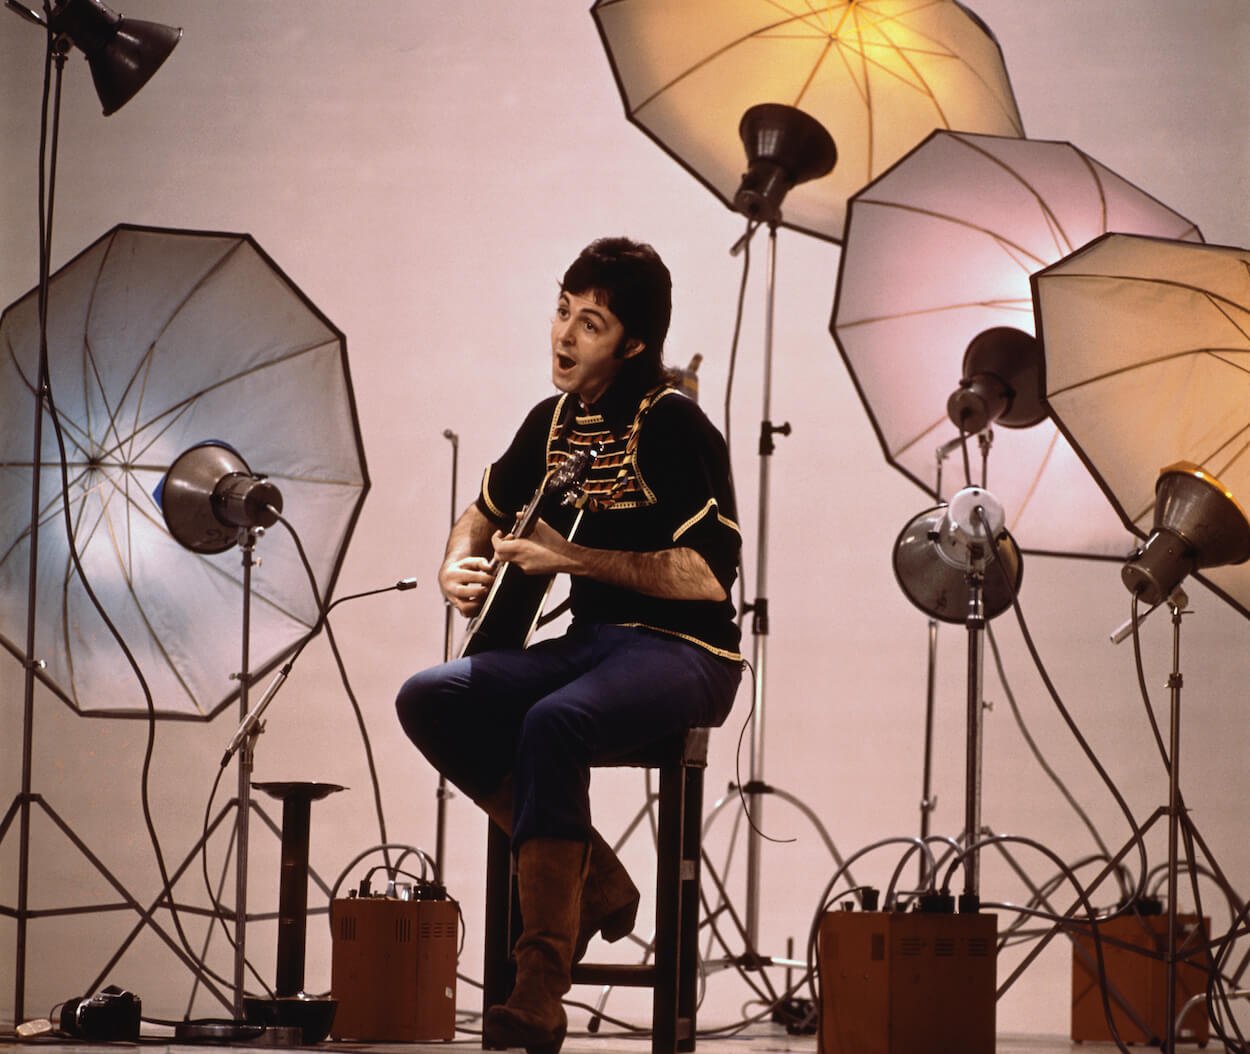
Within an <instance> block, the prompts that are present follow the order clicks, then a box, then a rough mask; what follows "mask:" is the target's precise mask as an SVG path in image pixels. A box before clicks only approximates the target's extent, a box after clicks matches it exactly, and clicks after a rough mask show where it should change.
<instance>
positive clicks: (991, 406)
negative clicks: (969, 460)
mask: <svg viewBox="0 0 1250 1054" xmlns="http://www.w3.org/2000/svg"><path fill="white" fill-rule="evenodd" d="M1042 372H1043V358H1042V344H1041V341H1039V340H1038V339H1037V338H1036V337H1035V336H1033V335H1032V334H1030V333H1025V332H1024V330H1022V329H1014V328H1012V327H1011V326H994V327H993V328H992V329H987V330H985V331H983V332H981V333H978V334H977V335H976V336H975V337H973V338H972V340H971V342H970V343H969V344H968V348H967V350H966V351H965V352H964V361H963V377H962V378H961V379H960V381H959V387H958V388H956V389H955V390H954V391H953V392H952V393H951V396H950V398H949V399H947V401H946V414H947V416H948V417H949V418H950V419H951V421H952V422H953V423H954V424H955V426H956V427H957V428H958V429H959V430H960V431H961V432H965V433H967V434H968V435H973V434H975V433H976V432H980V431H981V430H982V429H984V428H986V427H987V426H988V425H989V424H990V422H991V421H997V422H998V423H999V424H1000V425H1003V426H1004V427H1006V428H1031V427H1032V426H1033V425H1035V424H1038V423H1040V422H1041V421H1044V420H1045V419H1046V401H1045V399H1044V398H1043V396H1042V391H1043V387H1044V381H1043V377H1042Z"/></svg>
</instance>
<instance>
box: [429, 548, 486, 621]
mask: <svg viewBox="0 0 1250 1054" xmlns="http://www.w3.org/2000/svg"><path fill="white" fill-rule="evenodd" d="M494 580H495V572H494V571H493V570H492V569H491V566H490V561H489V560H487V559H485V558H484V557H481V556H464V557H461V558H460V559H453V560H448V561H447V562H446V563H444V564H443V566H442V567H441V568H439V572H438V585H439V588H440V589H442V591H443V596H445V597H446V598H447V600H448V602H449V603H450V604H451V605H452V607H454V608H455V609H456V610H457V611H459V612H460V614H462V615H464V616H465V618H472V617H473V616H474V615H476V614H477V613H478V612H479V611H481V610H482V604H483V603H484V602H485V600H486V594H487V593H489V592H490V586H491V583H492V582H493V581H494Z"/></svg>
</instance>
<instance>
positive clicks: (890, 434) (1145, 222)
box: [831, 132, 1202, 558]
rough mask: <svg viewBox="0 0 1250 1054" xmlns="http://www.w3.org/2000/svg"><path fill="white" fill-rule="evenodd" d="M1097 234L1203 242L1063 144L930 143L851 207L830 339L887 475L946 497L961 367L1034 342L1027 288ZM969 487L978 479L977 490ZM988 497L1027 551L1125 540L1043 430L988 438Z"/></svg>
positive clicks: (1069, 454) (1086, 550) (1089, 482)
mask: <svg viewBox="0 0 1250 1054" xmlns="http://www.w3.org/2000/svg"><path fill="white" fill-rule="evenodd" d="M1107 231H1128V232H1134V233H1141V234H1153V235H1158V236H1160V237H1164V238H1169V239H1177V240H1187V241H1199V242H1200V241H1201V238H1202V236H1201V234H1200V233H1199V232H1198V229H1197V227H1195V226H1194V224H1193V223H1192V222H1190V221H1189V220H1187V219H1186V218H1185V217H1184V216H1181V215H1179V214H1178V213H1176V212H1174V211H1173V210H1172V209H1170V208H1168V207H1167V206H1166V205H1164V204H1162V203H1161V202H1159V201H1158V200H1156V199H1155V198H1153V197H1151V196H1150V195H1149V194H1147V193H1146V192H1145V191H1143V190H1141V189H1139V188H1138V187H1136V186H1134V185H1133V184H1132V183H1130V182H1128V181H1127V180H1125V179H1123V178H1122V177H1120V176H1118V175H1116V174H1115V173H1114V172H1112V171H1111V170H1110V169H1108V168H1106V167H1105V166H1103V165H1101V164H1100V163H1099V162H1097V161H1096V160H1094V159H1093V158H1091V157H1089V156H1088V155H1087V154H1085V153H1083V152H1081V151H1080V150H1078V149H1077V148H1076V147H1074V146H1072V145H1071V144H1069V143H1063V142H1046V141H1038V140H1028V139H1016V138H1005V137H997V136H982V135H968V134H965V133H961V132H935V133H934V134H933V135H931V136H930V137H929V138H928V139H926V140H925V141H924V142H923V143H922V144H921V145H920V146H918V147H917V148H916V149H915V150H913V151H912V152H911V153H910V154H909V155H908V156H907V157H905V158H904V159H903V160H902V161H900V162H899V163H898V164H897V165H895V166H894V167H893V168H892V169H890V171H889V172H887V173H886V174H885V175H883V176H882V177H881V178H879V179H877V180H876V181H874V182H873V183H872V184H871V185H869V186H867V187H865V188H864V189H863V190H862V191H860V192H859V193H858V194H856V195H855V196H854V197H853V198H852V199H851V204H850V211H849V217H848V222H847V236H846V242H845V248H844V251H843V254H842V262H841V269H840V272H839V275H838V285H837V294H836V298H835V303H834V310H833V319H832V323H831V330H832V332H833V336H834V339H835V340H836V342H837V345H838V349H839V351H840V352H841V353H842V356H843V358H844V360H845V361H846V365H847V367H848V369H849V370H850V371H851V375H852V378H853V379H854V381H855V384H856V387H857V388H858V390H859V394H860V398H861V399H862V400H863V403H864V408H865V409H866V410H867V411H868V415H869V417H870V418H871V419H872V423H873V426H874V428H875V429H876V431H877V436H878V438H879V439H880V441H881V446H882V450H883V451H884V453H885V456H886V459H887V460H888V461H889V462H890V464H892V465H894V466H895V467H896V468H898V469H899V470H900V471H902V472H903V473H904V474H905V475H906V476H907V477H908V478H909V479H911V480H913V481H914V482H915V483H917V484H918V485H919V486H920V487H922V488H923V489H924V490H925V491H926V492H927V493H928V494H930V495H931V496H932V497H934V498H936V499H938V500H940V501H946V500H948V499H949V498H950V496H951V494H952V493H953V492H955V491H956V490H958V489H959V488H960V487H962V486H963V485H964V482H965V480H964V477H963V473H962V472H956V471H952V470H951V469H949V468H948V469H947V471H946V472H945V473H944V474H942V476H941V488H940V492H939V487H938V475H939V469H938V464H939V461H938V457H937V456H936V452H937V450H938V448H939V447H941V446H942V445H943V444H945V443H947V442H948V441H950V440H952V439H953V438H956V437H957V436H958V431H957V429H956V428H955V426H954V425H953V424H952V423H951V421H950V419H949V418H948V416H947V412H946V402H947V397H948V396H949V395H950V393H951V392H952V391H953V390H954V389H955V388H956V387H957V386H958V384H959V380H960V377H961V372H962V370H961V367H962V362H963V356H964V352H965V350H966V348H967V347H968V344H969V343H970V342H971V341H972V339H973V338H974V337H976V336H977V335H978V334H980V333H983V332H984V331H986V330H989V329H991V328H994V327H1012V328H1014V329H1017V330H1020V331H1023V332H1025V333H1028V334H1032V333H1033V332H1034V329H1033V326H1034V323H1033V300H1032V293H1031V290H1030V287H1029V277H1030V275H1032V274H1033V273H1034V272H1036V271H1040V270H1041V269H1042V268H1044V267H1046V266H1047V265H1048V264H1052V263H1054V262H1055V261H1057V260H1060V259H1062V258H1063V257H1065V256H1067V255H1068V254H1070V253H1072V252H1073V251H1075V250H1076V249H1079V248H1081V247H1082V246H1083V245H1085V244H1087V243H1088V242H1090V241H1091V240H1093V239H1094V238H1097V237H1098V236H1099V235H1101V234H1104V233H1106V232H1107ZM978 482H979V481H978ZM987 486H988V488H989V490H990V491H992V492H993V493H994V494H995V495H996V496H997V497H998V499H999V500H1000V501H1001V502H1002V505H1003V507H1004V509H1005V511H1006V514H1007V526H1008V528H1009V530H1010V531H1011V532H1012V534H1013V535H1014V536H1015V538H1016V540H1017V542H1018V543H1019V545H1020V547H1021V548H1022V549H1024V550H1026V551H1032V552H1049V553H1064V554H1069V555H1082V556H1101V557H1114V558H1119V557H1123V556H1124V555H1125V554H1126V553H1127V552H1128V551H1129V550H1130V549H1131V548H1132V538H1131V535H1129V533H1128V532H1127V531H1126V530H1125V528H1124V526H1123V524H1122V523H1121V522H1120V518H1119V517H1118V516H1117V515H1116V513H1115V510H1114V509H1113V508H1112V507H1111V505H1110V504H1109V503H1108V501H1107V499H1106V498H1105V497H1104V495H1103V494H1102V492H1101V491H1100V489H1099V487H1098V485H1097V483H1096V482H1095V481H1094V479H1093V478H1092V477H1091V476H1090V474H1089V472H1088V471H1087V470H1086V468H1085V466H1084V465H1083V464H1082V463H1081V460H1080V458H1079V457H1078V456H1077V455H1076V453H1075V452H1074V451H1073V449H1072V447H1071V446H1070V444H1069V443H1068V442H1067V440H1066V439H1065V438H1064V437H1063V435H1062V434H1061V433H1060V432H1059V431H1058V430H1057V429H1056V428H1055V426H1054V424H1053V423H1052V422H1050V421H1049V420H1045V421H1043V422H1042V423H1040V424H1037V425H1034V426H1033V427H1028V428H1004V427H998V426H995V427H994V428H993V449H992V454H991V456H990V459H989V475H988V480H987Z"/></svg>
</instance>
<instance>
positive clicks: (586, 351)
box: [551, 290, 643, 406]
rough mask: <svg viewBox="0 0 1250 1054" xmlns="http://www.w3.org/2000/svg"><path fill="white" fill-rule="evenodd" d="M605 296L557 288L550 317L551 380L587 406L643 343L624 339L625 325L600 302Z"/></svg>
mask: <svg viewBox="0 0 1250 1054" xmlns="http://www.w3.org/2000/svg"><path fill="white" fill-rule="evenodd" d="M605 299H606V298H605V297H602V296H599V295H598V294H596V292H595V291H594V290H591V291H589V292H587V293H585V294H579V293H566V292H561V293H560V299H559V300H558V301H556V314H555V317H554V318H553V319H552V320H551V382H552V384H554V385H555V386H556V387H557V388H558V389H559V390H560V391H562V392H568V393H569V394H571V395H577V396H578V397H580V398H581V400H582V402H583V403H585V404H586V405H587V406H589V405H591V404H592V403H594V402H595V401H596V400H597V399H598V398H599V396H601V395H602V394H603V393H604V392H605V391H607V390H608V386H609V385H610V384H611V383H612V381H613V380H615V378H616V375H617V373H619V372H620V369H621V364H622V363H623V362H624V361H625V359H627V358H631V357H632V356H634V355H637V354H638V352H640V351H642V347H643V346H642V342H641V341H638V340H634V339H632V338H631V339H629V340H625V327H624V326H623V325H622V324H621V320H620V319H619V318H617V317H616V316H615V315H614V314H613V313H612V312H611V311H610V310H609V309H608V308H607V307H606V306H605V305H604V304H603V303H602V301H604V300H605ZM622 342H624V351H623V352H622V353H621V354H620V356H619V357H618V354H617V352H618V349H620V348H621V346H622Z"/></svg>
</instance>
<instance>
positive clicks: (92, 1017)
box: [61, 984, 143, 1043]
mask: <svg viewBox="0 0 1250 1054" xmlns="http://www.w3.org/2000/svg"><path fill="white" fill-rule="evenodd" d="M142 1009H143V1003H142V1001H141V1000H140V999H139V997H138V996H137V995H135V994H134V993H133V992H124V991H122V989H120V988H118V987H117V985H115V984H111V985H109V986H108V987H107V988H102V989H100V991H99V992H97V993H96V994H95V995H93V996H91V997H90V998H88V997H87V996H80V997H79V998H77V999H70V1000H67V1001H66V1003H65V1005H64V1006H63V1007H61V1031H62V1032H64V1033H66V1034H67V1035H70V1036H80V1037H81V1038H83V1039H91V1040H97V1041H102V1042H111V1041H115V1040H121V1041H124V1042H131V1043H137V1042H138V1041H139V1016H140V1013H141V1011H142Z"/></svg>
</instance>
